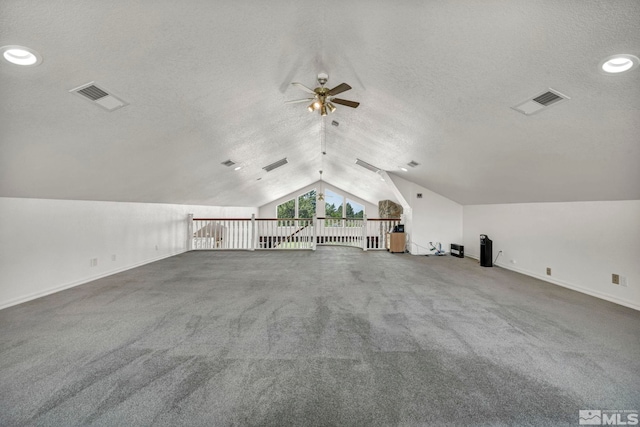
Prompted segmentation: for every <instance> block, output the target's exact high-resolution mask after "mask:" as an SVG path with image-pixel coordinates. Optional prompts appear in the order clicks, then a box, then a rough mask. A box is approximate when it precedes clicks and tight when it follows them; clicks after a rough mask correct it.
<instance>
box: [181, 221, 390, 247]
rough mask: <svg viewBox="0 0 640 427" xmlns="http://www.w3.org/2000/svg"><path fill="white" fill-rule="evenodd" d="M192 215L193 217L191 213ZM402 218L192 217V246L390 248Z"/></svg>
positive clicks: (190, 233) (190, 231) (190, 232)
mask: <svg viewBox="0 0 640 427" xmlns="http://www.w3.org/2000/svg"><path fill="white" fill-rule="evenodd" d="M190 218H191V217H190ZM399 223H400V220H399V219H367V218H366V217H365V218H362V219H360V218H314V219H306V218H286V219H285V218H255V216H252V217H251V218H191V221H190V230H189V235H190V236H192V240H191V242H190V249H192V250H233V249H236V250H256V249H257V250H260V249H307V250H308V249H315V247H316V245H341V246H353V247H357V248H362V249H363V250H365V251H366V250H384V249H386V248H387V233H388V232H390V231H391V230H392V229H393V227H394V226H396V225H397V224H399Z"/></svg>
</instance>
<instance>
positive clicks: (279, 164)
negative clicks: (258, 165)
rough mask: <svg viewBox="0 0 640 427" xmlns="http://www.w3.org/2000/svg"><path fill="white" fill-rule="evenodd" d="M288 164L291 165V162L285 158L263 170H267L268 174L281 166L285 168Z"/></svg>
mask: <svg viewBox="0 0 640 427" xmlns="http://www.w3.org/2000/svg"><path fill="white" fill-rule="evenodd" d="M287 163H289V161H288V160H287V158H286V157H285V158H284V159H282V160H278V161H277V162H274V163H271V164H270V165H268V166H265V167H263V168H262V169H264V170H266V171H267V172H271V171H272V170H274V169H275V168H279V167H280V166H284V165H286V164H287Z"/></svg>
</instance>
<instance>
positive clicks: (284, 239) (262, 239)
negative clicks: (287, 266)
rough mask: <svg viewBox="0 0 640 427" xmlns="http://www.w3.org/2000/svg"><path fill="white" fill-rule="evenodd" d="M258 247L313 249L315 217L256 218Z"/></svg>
mask: <svg viewBox="0 0 640 427" xmlns="http://www.w3.org/2000/svg"><path fill="white" fill-rule="evenodd" d="M256 225H257V229H256V236H257V238H258V239H257V242H256V243H257V246H256V247H255V248H256V249H313V242H314V238H313V236H314V234H313V233H314V228H313V219H304V218H291V219H277V218H264V219H263V218H256Z"/></svg>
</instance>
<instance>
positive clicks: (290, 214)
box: [277, 199, 296, 226]
mask: <svg viewBox="0 0 640 427" xmlns="http://www.w3.org/2000/svg"><path fill="white" fill-rule="evenodd" d="M295 217H296V200H295V199H291V200H288V201H286V202H284V203H283V204H281V205H278V207H277V218H295ZM290 222H291V221H278V225H279V226H283V225H292V224H290Z"/></svg>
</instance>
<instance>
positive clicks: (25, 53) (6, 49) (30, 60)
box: [0, 45, 42, 67]
mask: <svg viewBox="0 0 640 427" xmlns="http://www.w3.org/2000/svg"><path fill="white" fill-rule="evenodd" d="M0 51H2V56H3V57H4V59H6V60H7V61H9V62H11V63H12V64H16V65H22V66H25V67H32V66H35V65H38V64H40V63H41V62H42V56H40V54H39V53H38V52H36V51H35V50H33V49H29V48H28V47H24V46H16V45H11V46H2V47H0Z"/></svg>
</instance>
